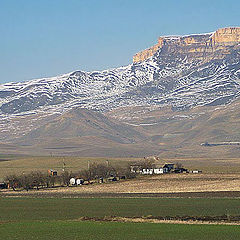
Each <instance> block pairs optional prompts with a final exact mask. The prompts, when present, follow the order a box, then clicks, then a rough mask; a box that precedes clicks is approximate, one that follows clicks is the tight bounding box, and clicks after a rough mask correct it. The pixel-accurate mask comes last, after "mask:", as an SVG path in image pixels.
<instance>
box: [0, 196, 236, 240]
mask: <svg viewBox="0 0 240 240" xmlns="http://www.w3.org/2000/svg"><path fill="white" fill-rule="evenodd" d="M0 213H1V214H0V239H81V240H84V239H88V240H89V239H106V240H107V239H162V240H165V239H166V240H173V239H186V240H187V239H196V240H198V239H199V240H200V239H213V240H214V239H216V240H221V239H231V240H232V239H234V240H235V239H236V240H237V239H240V227H239V226H226V225H184V224H159V223H121V222H90V221H84V222H83V221H79V220H78V219H79V218H80V217H83V216H85V217H96V218H97V217H104V216H121V217H143V216H148V215H152V216H155V217H158V216H186V215H188V216H220V215H224V214H228V215H232V216H234V215H240V199H197V198H196V199H184V198H179V199H178V198H119V199H117V198H71V199H70V198H61V199H60V198H42V199H39V198H0Z"/></svg>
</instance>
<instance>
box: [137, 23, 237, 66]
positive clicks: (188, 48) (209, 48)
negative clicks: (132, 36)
mask: <svg viewBox="0 0 240 240" xmlns="http://www.w3.org/2000/svg"><path fill="white" fill-rule="evenodd" d="M238 43H240V27H228V28H221V29H218V30H217V31H216V32H214V33H206V34H192V35H187V36H163V37H159V38H158V43H157V44H155V45H154V46H152V47H150V48H148V49H146V50H143V51H141V52H139V53H137V54H135V55H134V56H133V62H142V61H144V60H146V59H148V58H150V57H151V56H153V55H154V54H155V53H156V52H157V51H158V50H159V49H165V51H167V53H173V52H176V51H177V52H179V53H181V54H186V55H188V56H190V57H191V56H192V57H196V58H203V57H204V56H206V54H207V53H212V52H214V51H216V50H219V49H224V48H225V47H227V46H232V45H235V44H238ZM226 53H227V51H226Z"/></svg>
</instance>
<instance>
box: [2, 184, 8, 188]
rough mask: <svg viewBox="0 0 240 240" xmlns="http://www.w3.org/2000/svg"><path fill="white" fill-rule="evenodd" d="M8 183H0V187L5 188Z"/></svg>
mask: <svg viewBox="0 0 240 240" xmlns="http://www.w3.org/2000/svg"><path fill="white" fill-rule="evenodd" d="M7 188H8V185H7V183H0V189H7Z"/></svg>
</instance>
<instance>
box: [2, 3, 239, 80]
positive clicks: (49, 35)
mask: <svg viewBox="0 0 240 240" xmlns="http://www.w3.org/2000/svg"><path fill="white" fill-rule="evenodd" d="M239 9H240V1H239V0H228V1H226V0H224V1H223V0H211V1H209V0H200V1H199V0H197V1H194V0H191V1H190V0H181V1H180V0H168V1H166V0H164V1H161V0H39V1H37V0H36V1H35V0H0V83H5V82H9V81H24V80H29V79H33V78H41V77H47V76H55V75H58V74H62V73H67V72H71V71H74V70H87V71H91V70H102V69H107V68H112V67H118V66H123V65H127V64H129V63H131V61H132V56H133V55H134V54H135V53H136V52H138V51H140V50H142V49H145V48H147V47H149V46H151V45H153V44H154V43H155V42H156V41H157V37H158V36H160V35H174V34H177V35H181V34H190V33H202V32H212V31H214V30H216V29H218V28H221V27H226V26H239V25H240V14H239Z"/></svg>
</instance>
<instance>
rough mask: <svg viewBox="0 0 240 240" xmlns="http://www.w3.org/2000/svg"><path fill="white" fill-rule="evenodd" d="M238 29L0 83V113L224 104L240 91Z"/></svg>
mask: <svg viewBox="0 0 240 240" xmlns="http://www.w3.org/2000/svg"><path fill="white" fill-rule="evenodd" d="M229 29H230V30H229ZM239 29H240V28H226V29H220V30H218V31H216V32H215V33H211V34H202V35H201V34H200V35H189V36H183V37H181V36H180V37H179V36H176V37H169V36H168V37H161V38H159V41H158V44H157V45H155V46H153V47H152V48H150V49H147V50H144V51H143V52H140V53H138V54H136V55H135V56H134V62H133V63H132V64H130V65H128V66H125V67H120V68H116V69H111V70H105V71H95V72H83V71H75V72H72V73H69V74H65V75H61V76H57V77H53V78H44V79H37V80H31V81H27V82H22V83H7V84H4V85H0V114H1V116H9V115H12V114H18V115H19V114H26V113H32V112H37V111H50V112H51V111H64V110H65V109H69V108H72V107H76V106H78V107H82V108H88V109H96V110H99V111H102V112H104V111H108V110H112V109H114V108H117V107H120V106H135V105H138V106H139V105H159V106H166V105H171V106H172V108H173V109H177V110H181V109H186V108H191V107H194V106H198V105H201V106H202V105H221V104H227V103H229V102H231V101H233V100H234V99H236V98H237V97H239V95H240V40H239V32H240V30H239ZM229 36H230V37H232V38H231V39H230V40H231V41H229Z"/></svg>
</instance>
